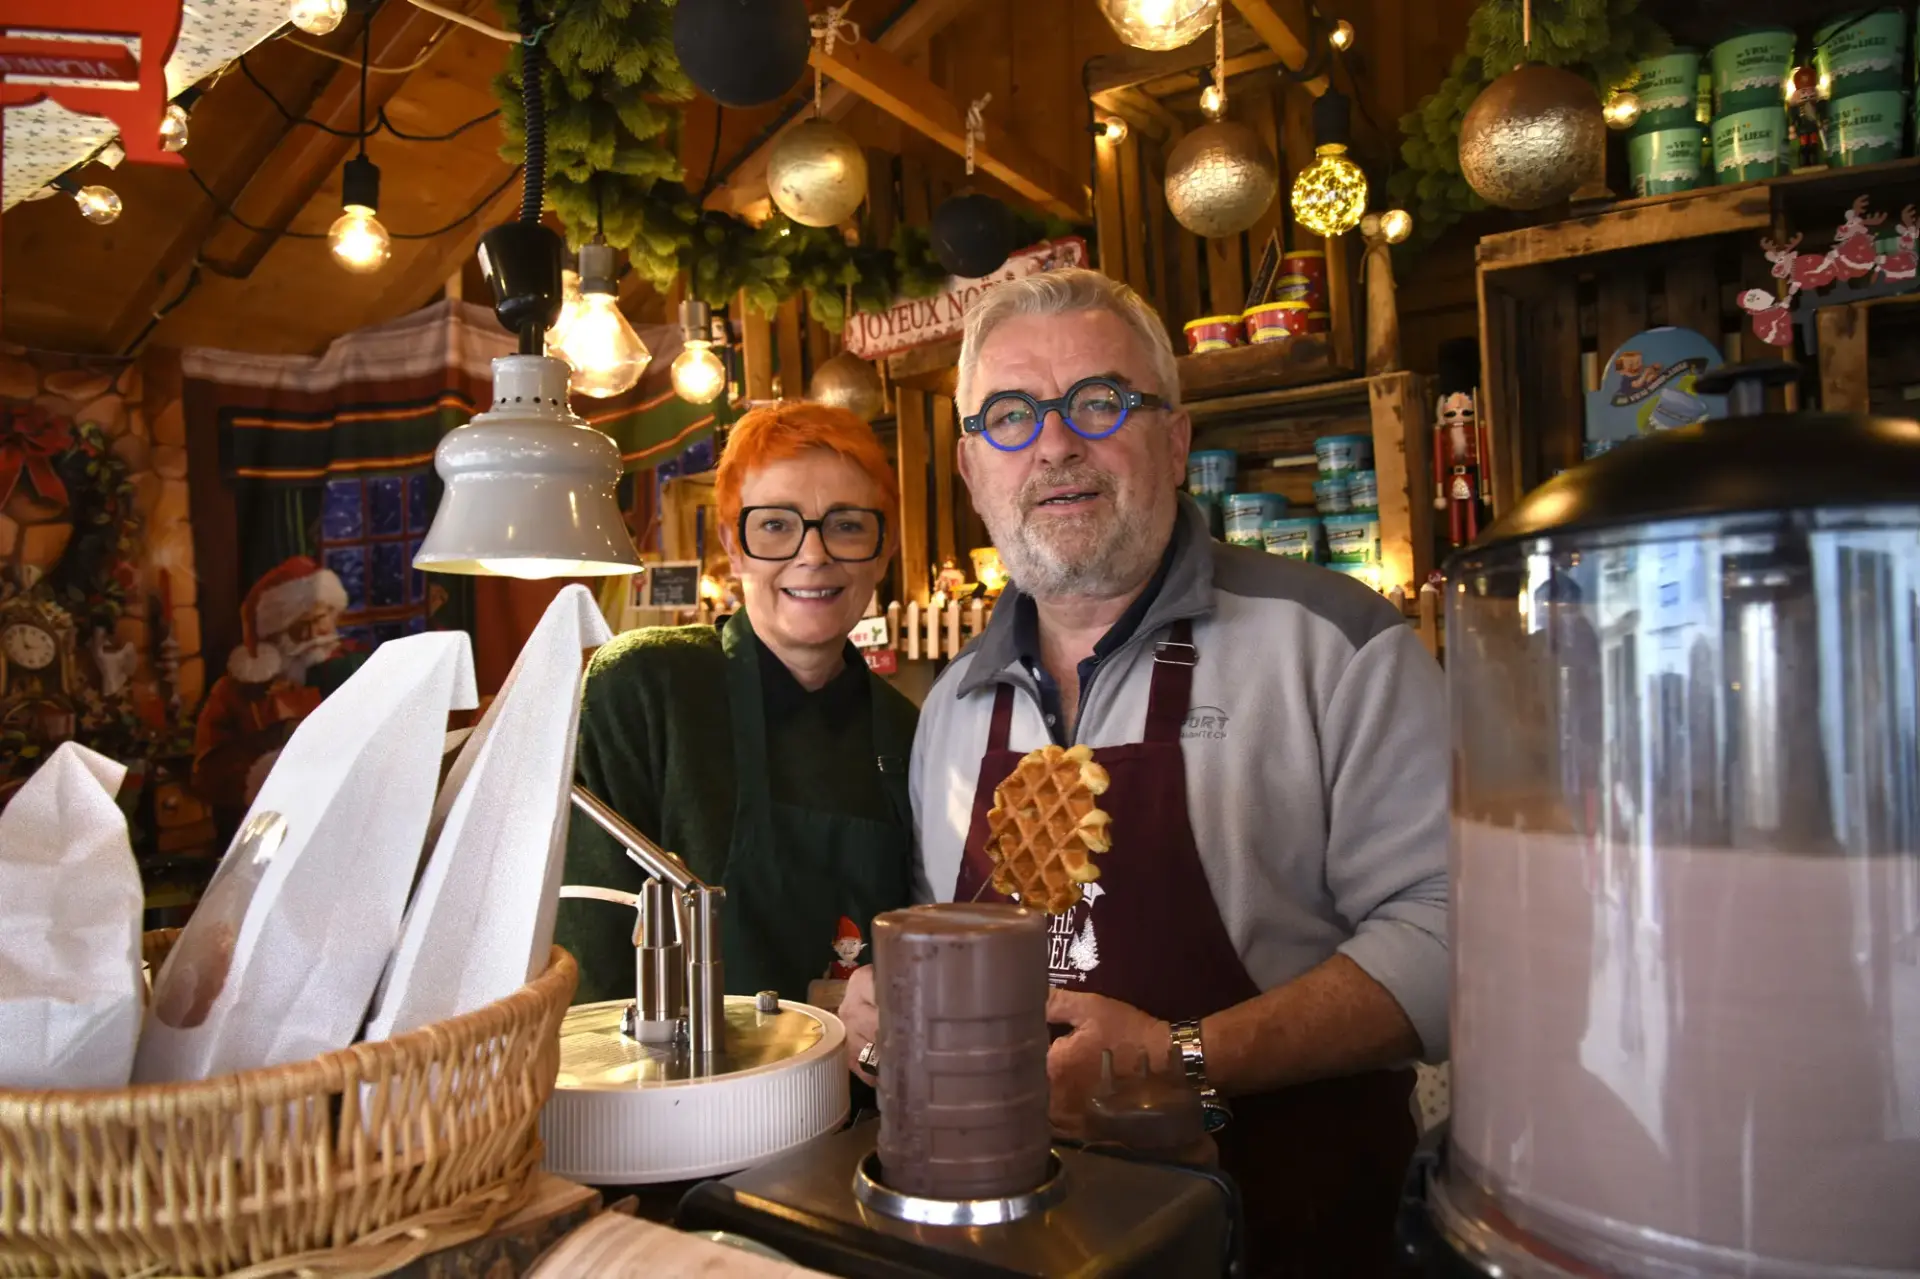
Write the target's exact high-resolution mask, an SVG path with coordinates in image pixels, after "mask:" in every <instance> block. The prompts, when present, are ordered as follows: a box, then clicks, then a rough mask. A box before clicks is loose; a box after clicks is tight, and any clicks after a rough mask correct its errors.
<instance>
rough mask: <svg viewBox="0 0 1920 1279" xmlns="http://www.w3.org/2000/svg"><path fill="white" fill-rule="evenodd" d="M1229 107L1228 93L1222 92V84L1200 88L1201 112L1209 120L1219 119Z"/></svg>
mask: <svg viewBox="0 0 1920 1279" xmlns="http://www.w3.org/2000/svg"><path fill="white" fill-rule="evenodd" d="M1226 109H1227V99H1226V95H1225V94H1223V93H1221V92H1220V86H1219V85H1217V84H1210V85H1208V86H1207V87H1206V88H1204V89H1202V90H1200V113H1201V114H1202V115H1204V116H1206V117H1207V119H1209V120H1218V119H1219V118H1220V116H1221V114H1222V113H1223V112H1225V111H1226Z"/></svg>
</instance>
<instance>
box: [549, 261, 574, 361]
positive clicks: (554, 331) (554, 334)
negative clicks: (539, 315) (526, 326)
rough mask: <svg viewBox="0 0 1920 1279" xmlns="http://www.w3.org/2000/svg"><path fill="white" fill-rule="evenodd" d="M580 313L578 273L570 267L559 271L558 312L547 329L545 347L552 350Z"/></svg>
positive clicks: (565, 334)
mask: <svg viewBox="0 0 1920 1279" xmlns="http://www.w3.org/2000/svg"><path fill="white" fill-rule="evenodd" d="M579 314H580V273H579V272H578V271H575V270H573V269H572V268H570V267H569V268H565V269H563V270H562V271H561V272H560V314H559V315H557V316H555V317H554V320H553V324H552V325H551V326H549V327H548V329H547V349H548V350H549V351H551V350H553V349H554V348H555V347H557V346H559V345H560V343H561V340H562V339H564V338H565V337H566V336H567V329H568V328H569V327H571V326H572V324H573V322H574V320H575V319H576V318H578V316H579Z"/></svg>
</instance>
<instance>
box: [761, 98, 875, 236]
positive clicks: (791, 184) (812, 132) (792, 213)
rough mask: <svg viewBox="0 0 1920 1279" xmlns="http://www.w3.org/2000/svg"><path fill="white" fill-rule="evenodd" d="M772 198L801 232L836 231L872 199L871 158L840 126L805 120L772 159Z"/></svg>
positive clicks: (782, 138)
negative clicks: (821, 228) (831, 228)
mask: <svg viewBox="0 0 1920 1279" xmlns="http://www.w3.org/2000/svg"><path fill="white" fill-rule="evenodd" d="M767 192H768V194H769V195H771V196H772V197H773V203H774V206H775V207H776V208H778V209H779V210H780V212H782V213H784V214H786V215H787V216H788V217H790V218H792V219H793V220H794V221H795V222H798V223H800V224H801V225H802V226H837V225H839V224H840V223H842V222H845V221H846V220H847V219H848V218H850V217H852V216H853V214H854V211H855V210H856V209H858V208H859V207H860V202H861V201H862V200H864V199H866V198H867V155H866V152H864V151H862V150H861V149H860V144H859V143H858V142H855V141H854V140H853V139H852V138H851V137H849V136H848V135H847V131H846V130H845V129H842V128H841V127H840V126H839V125H837V124H832V123H830V122H828V121H826V120H821V119H818V118H815V119H812V120H804V121H802V122H801V123H799V124H797V125H795V126H794V127H793V128H791V129H788V130H787V131H786V132H785V133H783V134H781V135H780V140H779V141H778V142H775V143H774V144H773V154H772V155H770V156H768V157H767Z"/></svg>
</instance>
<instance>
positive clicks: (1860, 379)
mask: <svg viewBox="0 0 1920 1279" xmlns="http://www.w3.org/2000/svg"><path fill="white" fill-rule="evenodd" d="M1813 323H1814V327H1815V329H1816V330H1817V331H1818V333H1819V335H1820V411H1821V412H1822V413H1870V412H1872V406H1871V403H1870V397H1869V395H1868V393H1867V312H1866V308H1865V307H1860V306H1844V305H1843V306H1826V307H1821V308H1820V309H1819V310H1818V311H1816V312H1814V315H1813Z"/></svg>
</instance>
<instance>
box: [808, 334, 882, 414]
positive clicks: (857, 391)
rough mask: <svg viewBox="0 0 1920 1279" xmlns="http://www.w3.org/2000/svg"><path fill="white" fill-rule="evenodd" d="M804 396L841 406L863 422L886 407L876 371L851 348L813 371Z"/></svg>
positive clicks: (837, 406)
mask: <svg viewBox="0 0 1920 1279" xmlns="http://www.w3.org/2000/svg"><path fill="white" fill-rule="evenodd" d="M807 398H808V399H809V400H812V401H813V402H814V403H815V404H831V405H832V406H833V407H835V408H839V409H845V410H847V412H849V413H851V414H853V415H854V416H855V417H857V418H859V419H861V420H862V421H864V422H871V421H873V419H875V418H876V417H879V416H880V411H881V410H882V409H883V408H885V407H886V396H885V393H884V392H883V390H882V388H881V386H880V373H879V371H878V370H877V369H875V368H874V367H873V365H871V364H869V363H867V362H866V361H865V360H863V359H861V358H860V357H859V356H857V355H855V354H854V353H853V352H851V351H842V352H840V354H838V355H836V356H834V357H833V358H832V359H831V360H827V361H825V362H824V363H822V364H821V365H820V367H819V368H817V369H815V370H814V371H813V381H812V382H811V383H810V384H809V385H808V386H807Z"/></svg>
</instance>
